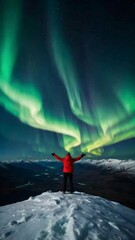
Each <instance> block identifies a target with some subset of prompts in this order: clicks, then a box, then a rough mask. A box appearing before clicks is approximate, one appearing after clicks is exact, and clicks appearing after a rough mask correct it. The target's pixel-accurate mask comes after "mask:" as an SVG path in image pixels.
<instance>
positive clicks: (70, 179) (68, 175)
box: [63, 172, 74, 192]
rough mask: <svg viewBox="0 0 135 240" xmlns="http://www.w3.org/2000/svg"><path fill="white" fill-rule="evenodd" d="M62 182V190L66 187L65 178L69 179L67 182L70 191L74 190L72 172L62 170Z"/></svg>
mask: <svg viewBox="0 0 135 240" xmlns="http://www.w3.org/2000/svg"><path fill="white" fill-rule="evenodd" d="M63 174H64V183H63V192H65V191H66V188H67V180H68V179H69V184H70V192H73V191H74V187H73V174H72V173H66V172H64V173H63Z"/></svg>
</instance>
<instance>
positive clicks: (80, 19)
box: [0, 0, 135, 160]
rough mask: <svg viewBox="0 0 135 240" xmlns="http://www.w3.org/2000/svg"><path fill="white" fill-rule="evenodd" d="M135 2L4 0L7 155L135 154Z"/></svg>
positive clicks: (3, 155) (1, 85)
mask: <svg viewBox="0 0 135 240" xmlns="http://www.w3.org/2000/svg"><path fill="white" fill-rule="evenodd" d="M134 146H135V1H133V0H127V1H126V0H113V1H111V0H101V1H100V0H94V1H92V0H77V1H73V0H38V1H32V0H29V1H27V0H1V1H0V160H7V159H9V160H10V159H12V160H13V159H41V158H51V153H52V152H55V153H57V154H58V155H63V154H65V153H66V152H71V154H72V155H73V156H75V155H78V154H80V152H85V153H87V157H90V158H92V159H98V158H121V159H127V158H132V159H135V147H134Z"/></svg>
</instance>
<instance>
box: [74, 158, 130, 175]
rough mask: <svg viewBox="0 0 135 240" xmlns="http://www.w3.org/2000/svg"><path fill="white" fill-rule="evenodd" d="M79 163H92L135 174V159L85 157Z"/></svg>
mask: <svg viewBox="0 0 135 240" xmlns="http://www.w3.org/2000/svg"><path fill="white" fill-rule="evenodd" d="M78 163H81V164H90V165H94V166H97V167H102V168H104V169H106V170H107V169H108V170H113V171H121V172H125V173H128V174H132V175H135V160H131V159H129V160H119V159H101V160H91V159H83V160H81V161H79V162H78Z"/></svg>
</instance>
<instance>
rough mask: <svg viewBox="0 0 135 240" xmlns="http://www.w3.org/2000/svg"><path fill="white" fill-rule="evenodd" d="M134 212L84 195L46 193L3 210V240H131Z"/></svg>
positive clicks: (0, 214) (0, 232)
mask: <svg viewBox="0 0 135 240" xmlns="http://www.w3.org/2000/svg"><path fill="white" fill-rule="evenodd" d="M134 236H135V211H134V210H132V209H129V208H127V207H125V206H122V205H121V204H119V203H116V202H112V201H109V200H106V199H103V198H101V197H97V196H91V195H88V194H85V193H79V192H75V193H74V194H69V193H68V194H63V193H62V192H55V193H53V192H50V191H49V192H45V193H43V194H41V195H39V196H36V197H30V198H29V199H28V200H26V201H23V202H18V203H14V204H10V205H7V206H3V207H0V239H1V240H3V239H7V240H18V239H19V240H27V239H29V240H43V239H46V240H53V239H55V240H57V239H60V240H89V239H90V240H111V239H113V240H115V239H116V240H119V239H121V240H132V239H135V237H134Z"/></svg>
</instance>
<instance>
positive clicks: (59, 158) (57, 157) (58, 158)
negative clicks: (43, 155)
mask: <svg viewBox="0 0 135 240" xmlns="http://www.w3.org/2000/svg"><path fill="white" fill-rule="evenodd" d="M52 155H53V156H54V157H55V158H56V159H57V160H60V161H61V162H63V158H61V157H59V156H58V155H56V154H55V153H52Z"/></svg>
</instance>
